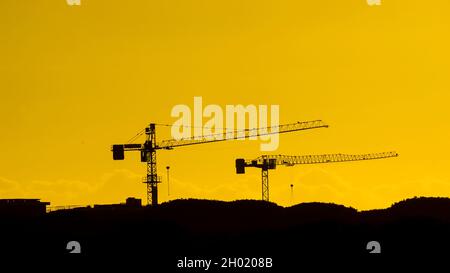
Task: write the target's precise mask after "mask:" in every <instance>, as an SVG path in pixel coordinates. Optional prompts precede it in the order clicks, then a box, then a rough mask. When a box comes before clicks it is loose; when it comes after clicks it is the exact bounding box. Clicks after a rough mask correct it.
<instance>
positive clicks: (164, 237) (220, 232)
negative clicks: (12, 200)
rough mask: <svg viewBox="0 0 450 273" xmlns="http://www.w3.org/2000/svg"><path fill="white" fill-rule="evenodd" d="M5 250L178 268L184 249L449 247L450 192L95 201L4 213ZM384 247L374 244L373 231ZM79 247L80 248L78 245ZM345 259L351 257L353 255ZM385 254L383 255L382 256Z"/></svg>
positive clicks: (209, 253)
mask: <svg viewBox="0 0 450 273" xmlns="http://www.w3.org/2000/svg"><path fill="white" fill-rule="evenodd" d="M0 219H1V223H2V224H1V230H0V231H1V236H2V244H1V245H0V249H1V252H2V255H3V257H5V256H15V255H20V256H22V257H23V256H24V255H27V254H32V255H38V256H39V255H43V256H46V257H65V258H67V257H68V256H70V257H72V256H73V255H74V254H69V253H68V252H69V251H68V250H67V249H66V245H67V243H68V242H69V241H72V240H74V241H78V242H79V243H80V245H81V254H79V255H80V256H81V257H87V258H95V259H96V258H106V259H110V258H111V257H120V258H121V259H127V258H132V259H136V258H137V257H142V256H145V257H146V259H148V260H149V261H150V262H151V263H152V264H153V266H156V265H158V266H160V267H166V268H167V267H168V268H170V269H171V270H174V271H176V270H179V269H178V268H177V267H176V261H177V259H178V258H180V257H186V256H188V257H222V256H224V257H272V258H273V259H274V261H275V267H277V266H278V267H280V266H283V267H287V266H288V265H292V264H293V263H294V264H295V263H296V262H297V261H298V260H299V259H300V260H302V261H303V262H305V261H308V260H309V259H316V258H320V259H325V257H334V258H336V257H341V258H342V257H344V258H345V259H350V258H351V259H357V258H359V259H374V258H373V257H374V256H373V255H379V257H396V258H398V257H400V256H403V257H412V256H421V257H428V256H438V255H442V254H448V253H449V250H448V249H447V245H448V244H449V243H450V236H449V235H448V233H449V230H450V199H448V198H413V199H408V200H403V201H401V202H398V203H395V204H393V205H392V206H391V207H389V208H386V209H378V210H371V211H357V210H356V209H354V208H351V207H345V206H342V205H336V204H328V203H301V204H297V205H294V206H291V207H286V208H285V207H281V206H278V205H277V204H274V203H269V202H264V201H256V200H239V201H233V202H224V201H213V200H197V199H185V200H174V201H170V202H167V203H163V204H161V205H159V206H157V207H145V206H144V207H140V206H125V205H115V206H96V207H94V208H92V207H85V208H75V209H70V210H58V211H54V212H49V213H46V214H43V215H37V216H36V215H34V216H29V215H24V216H19V215H11V214H6V215H5V214H3V215H1V218H0ZM374 240H375V241H378V242H379V243H380V244H381V254H369V251H368V250H367V249H366V244H367V243H368V242H369V241H374ZM76 255H78V254H76ZM345 259H344V260H345ZM377 259H378V258H377Z"/></svg>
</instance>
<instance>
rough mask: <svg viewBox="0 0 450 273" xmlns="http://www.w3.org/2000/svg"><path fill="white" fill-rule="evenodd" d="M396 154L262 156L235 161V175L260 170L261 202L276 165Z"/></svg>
mask: <svg viewBox="0 0 450 273" xmlns="http://www.w3.org/2000/svg"><path fill="white" fill-rule="evenodd" d="M397 156H398V154H397V153H396V152H383V153H372V154H358V155H351V154H324V155H301V156H289V155H262V156H260V157H258V158H256V159H254V160H245V159H243V158H238V159H236V173H237V174H243V173H245V168H246V167H254V168H260V169H261V176H262V179H261V181H262V200H264V201H269V170H273V169H276V166H277V165H284V166H294V165H297V164H319V163H335V162H347V161H361V160H372V159H383V158H389V157H397Z"/></svg>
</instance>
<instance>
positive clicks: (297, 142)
mask: <svg viewBox="0 0 450 273" xmlns="http://www.w3.org/2000/svg"><path fill="white" fill-rule="evenodd" d="M449 12H450V2H449V1H447V0H432V1H423V0H422V1H418V0H384V1H383V4H382V5H381V6H379V7H369V6H368V5H367V4H366V1H365V0H345V1H335V0H328V1H324V0H321V1H316V0H309V1H296V0H291V1H287V0H281V1H267V0H246V1H242V0H226V1H225V0H215V1H210V0H204V1H200V0H183V1H181V0H178V1H174V0H168V1H149V0H134V1H123V0H122V1H119V0H81V6H72V7H71V6H68V5H67V4H66V2H65V0H33V1H31V0H28V1H25V0H19V1H18V0H2V1H1V2H0V31H1V32H0V33H1V35H0V60H1V61H0V90H1V103H0V128H1V134H0V143H1V147H2V150H1V152H0V162H1V165H0V198H31V197H36V198H41V199H43V200H45V201H50V202H52V205H81V204H83V205H84V204H94V203H111V202H114V203H118V202H122V201H124V199H125V198H126V197H128V196H135V197H139V198H143V199H145V185H144V184H142V183H141V182H140V181H141V179H142V177H143V176H144V174H145V164H143V163H140V161H139V157H138V155H137V154H127V155H126V157H127V158H126V160H124V161H113V160H112V155H111V152H110V145H111V144H114V143H122V142H126V141H127V140H128V139H129V138H130V137H132V136H133V135H134V134H135V133H136V132H137V131H139V130H141V129H143V128H144V127H145V126H147V124H148V123H149V122H162V123H171V122H173V121H175V119H174V118H171V117H170V111H171V109H172V107H173V106H174V105H176V104H187V105H191V106H193V97H194V96H202V97H203V103H204V104H219V105H221V106H225V105H226V104H244V105H247V104H255V105H258V104H267V105H271V104H279V105H280V121H281V123H289V122H293V121H301V120H311V119H323V120H324V121H326V122H327V123H328V124H329V125H330V128H328V129H316V130H310V131H305V132H298V133H291V134H287V135H281V137H280V147H279V149H278V150H277V151H276V152H275V153H277V154H292V155H301V154H321V153H367V152H379V151H380V152H381V151H390V150H396V151H398V152H399V153H400V157H399V158H395V159H387V160H381V161H370V162H353V163H340V164H334V165H331V164H330V165H311V166H295V167H290V168H287V167H279V169H277V170H275V171H272V172H271V173H270V191H271V193H270V194H271V200H272V201H274V202H276V203H278V204H280V205H289V204H291V202H294V203H298V202H311V201H321V202H336V203H340V204H344V205H349V206H353V207H355V208H358V209H370V208H381V207H386V206H389V205H390V204H391V203H392V202H395V201H398V200H400V199H404V198H408V197H413V196H448V195H449V193H450V180H449V174H450V170H449V167H448V166H450V164H449V163H450V160H449V158H448V154H449V152H450V149H449V145H448V143H447V141H448V139H449V137H450V124H449V122H448V120H447V118H448V116H449V109H448V104H449V101H450V94H449V91H450V79H449V76H450V73H449V72H450V68H449V63H450V58H449V57H450V54H449V50H448V49H449V48H450V39H449V37H450V36H449V30H450V18H449V17H448V14H449ZM157 130H158V131H157V137H158V139H167V138H170V130H169V129H168V128H164V127H163V128H158V129H157ZM259 144H260V143H258V142H255V141H252V142H235V141H232V142H227V143H216V144H206V145H200V146H192V147H184V148H177V149H175V150H172V151H159V153H158V167H159V171H160V173H159V174H160V175H162V176H163V179H164V183H163V184H161V187H160V195H159V197H160V201H166V200H168V199H175V198H190V197H192V198H211V199H220V200H234V199H244V198H252V199H259V198H260V196H261V182H260V179H261V176H260V170H259V169H248V170H247V174H246V175H239V176H238V175H236V174H235V170H234V159H235V158H237V157H244V158H249V159H251V158H254V157H257V156H259V155H260V154H261V152H260V151H259ZM167 165H170V166H171V174H170V188H171V190H170V193H171V194H170V196H168V193H167V183H166V176H165V166H167ZM290 184H294V196H293V200H291V196H290V188H289V185H290Z"/></svg>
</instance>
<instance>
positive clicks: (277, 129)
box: [111, 120, 328, 205]
mask: <svg viewBox="0 0 450 273" xmlns="http://www.w3.org/2000/svg"><path fill="white" fill-rule="evenodd" d="M156 125H157V124H155V123H150V125H149V126H148V127H146V128H145V134H146V141H145V142H144V143H142V144H134V143H129V144H115V145H112V149H111V151H112V152H113V159H114V160H123V159H124V158H125V152H128V151H137V152H140V153H141V162H146V163H147V175H146V176H145V177H144V178H143V183H145V184H147V204H148V205H150V204H151V205H157V204H158V184H159V183H161V178H160V177H159V176H158V175H157V165H156V151H157V150H172V149H174V148H176V147H182V146H191V145H198V144H206V143H213V142H220V141H227V140H235V139H248V138H253V137H256V136H263V135H271V134H281V133H288V132H295V131H301V130H309V129H316V128H327V127H328V125H327V124H325V123H324V122H323V121H321V120H313V121H304V122H296V123H290V124H284V125H279V126H272V127H262V128H252V129H246V130H244V132H242V130H241V131H234V132H233V131H232V132H229V131H226V132H223V133H220V134H213V135H207V136H202V137H190V138H184V139H169V140H163V141H161V142H156ZM236 132H239V133H240V134H234V133H236Z"/></svg>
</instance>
